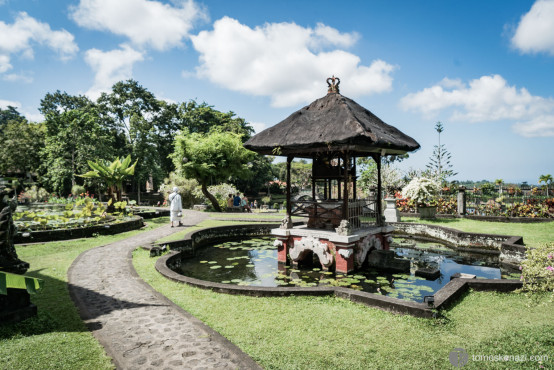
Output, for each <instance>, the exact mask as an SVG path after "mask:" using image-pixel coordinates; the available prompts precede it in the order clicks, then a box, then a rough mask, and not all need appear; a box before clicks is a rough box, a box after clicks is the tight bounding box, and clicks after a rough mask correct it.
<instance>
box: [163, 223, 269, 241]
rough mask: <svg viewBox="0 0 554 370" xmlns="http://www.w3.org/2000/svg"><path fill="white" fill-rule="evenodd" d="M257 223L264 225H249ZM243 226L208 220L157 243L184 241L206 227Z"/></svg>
mask: <svg viewBox="0 0 554 370" xmlns="http://www.w3.org/2000/svg"><path fill="white" fill-rule="evenodd" d="M257 223H262V222H255V221H252V222H249V224H257ZM264 223H265V222H264ZM241 224H244V222H237V221H232V220H229V221H219V220H210V219H208V220H204V221H202V222H200V223H199V224H197V225H196V226H193V227H188V228H186V229H183V230H182V231H178V232H176V233H174V234H171V235H168V236H166V237H164V238H161V239H158V240H156V243H164V242H171V241H175V240H180V239H183V238H184V237H185V235H187V234H188V233H190V232H192V231H196V230H200V229H203V228H205V227H214V226H228V225H237V227H240V225H241Z"/></svg>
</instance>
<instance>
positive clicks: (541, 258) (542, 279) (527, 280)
mask: <svg viewBox="0 0 554 370" xmlns="http://www.w3.org/2000/svg"><path fill="white" fill-rule="evenodd" d="M526 257H527V259H526V260H525V261H523V262H522V264H521V267H520V270H521V280H522V281H523V289H524V290H526V291H531V292H539V291H541V292H551V293H552V297H551V298H554V243H548V244H543V245H541V246H539V247H537V248H530V249H528V250H527V256H526Z"/></svg>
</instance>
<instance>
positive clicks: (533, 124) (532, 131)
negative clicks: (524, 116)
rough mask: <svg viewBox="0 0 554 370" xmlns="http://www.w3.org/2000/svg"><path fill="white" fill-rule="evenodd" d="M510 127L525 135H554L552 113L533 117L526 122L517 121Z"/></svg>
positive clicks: (553, 117)
mask: <svg viewBox="0 0 554 370" xmlns="http://www.w3.org/2000/svg"><path fill="white" fill-rule="evenodd" d="M512 129H513V130H514V131H515V132H516V133H517V134H519V135H521V136H525V137H545V136H554V115H549V116H539V117H535V118H533V119H532V120H530V121H527V122H518V123H516V124H515V125H513V126H512Z"/></svg>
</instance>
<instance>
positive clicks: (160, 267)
mask: <svg viewBox="0 0 554 370" xmlns="http://www.w3.org/2000/svg"><path fill="white" fill-rule="evenodd" d="M278 226H279V225H278V224H263V225H260V224H248V225H240V226H234V225H233V226H217V227H208V228H204V229H200V230H196V231H192V232H190V233H189V234H187V235H185V237H184V238H183V239H182V240H178V241H173V242H167V243H161V244H158V246H160V245H167V246H168V247H169V248H170V250H171V251H170V252H169V253H168V254H166V255H163V256H162V257H160V258H158V259H157V260H156V264H155V268H156V270H157V271H158V272H159V273H160V274H162V275H163V276H164V277H165V278H167V279H169V280H172V281H175V282H178V283H184V284H188V285H191V286H195V287H197V288H201V289H210V290H212V291H215V292H218V293H226V294H241V295H247V296H254V297H284V296H297V295H298V296H299V295H302V296H335V297H339V298H344V299H349V300H350V301H352V302H356V303H361V304H364V305H366V306H370V307H375V308H378V309H381V310H384V311H388V312H392V313H396V314H408V315H411V316H415V317H421V318H433V317H436V315H437V311H440V310H442V309H446V308H448V307H449V306H450V305H451V304H453V303H454V302H455V301H456V300H457V299H458V298H460V297H461V296H462V295H463V294H464V293H465V292H467V291H468V290H469V289H470V288H471V289H473V290H476V291H498V292H510V291H513V290H516V289H519V288H521V287H522V286H523V284H522V282H521V281H519V280H498V279H462V278H455V279H452V280H451V281H450V282H449V283H448V284H446V285H445V286H444V287H443V288H441V289H440V290H439V291H437V292H436V293H435V294H434V296H433V297H434V304H433V305H428V304H426V303H418V302H411V301H406V300H402V299H398V298H392V297H387V296H384V295H381V294H376V293H367V292H361V291H357V290H353V289H348V288H344V287H306V288H303V287H288V288H285V287H256V286H238V285H229V284H223V283H216V282H210V281H206V280H200V279H195V278H191V277H187V276H184V275H181V274H179V273H176V272H175V271H173V270H171V269H170V268H169V266H170V265H174V264H177V263H179V262H178V260H179V259H180V257H181V254H184V255H187V254H189V255H192V254H194V248H195V247H201V246H203V245H206V244H211V243H216V242H218V241H221V240H229V238H238V237H241V236H242V237H244V236H256V235H264V234H265V235H267V234H268V231H269V230H271V229H272V228H276V227H278ZM450 230H454V229H450ZM455 231H457V230H455ZM464 234H471V233H464ZM477 235H479V234H477Z"/></svg>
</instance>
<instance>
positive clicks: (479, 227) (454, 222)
mask: <svg viewBox="0 0 554 370" xmlns="http://www.w3.org/2000/svg"><path fill="white" fill-rule="evenodd" d="M402 222H415V223H421V224H432V225H439V226H445V227H450V228H453V229H457V230H460V231H467V232H473V233H483V234H498V235H515V236H523V242H524V243H525V245H527V246H530V247H536V246H538V245H540V244H543V243H548V242H554V221H552V222H537V223H514V222H487V221H476V220H469V219H465V218H437V219H435V220H421V219H420V218H417V217H402Z"/></svg>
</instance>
